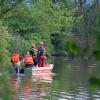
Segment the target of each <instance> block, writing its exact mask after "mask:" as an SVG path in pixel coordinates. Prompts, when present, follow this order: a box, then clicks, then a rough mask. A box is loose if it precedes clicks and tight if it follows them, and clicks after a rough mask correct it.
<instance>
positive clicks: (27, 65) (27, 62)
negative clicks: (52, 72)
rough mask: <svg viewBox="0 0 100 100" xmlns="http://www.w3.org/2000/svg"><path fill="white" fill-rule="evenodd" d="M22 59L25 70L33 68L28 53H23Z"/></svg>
mask: <svg viewBox="0 0 100 100" xmlns="http://www.w3.org/2000/svg"><path fill="white" fill-rule="evenodd" d="M24 57H25V58H24V64H25V67H26V68H30V67H33V64H34V62H33V58H32V56H31V55H30V53H29V52H28V51H27V52H26V53H25V56H24Z"/></svg>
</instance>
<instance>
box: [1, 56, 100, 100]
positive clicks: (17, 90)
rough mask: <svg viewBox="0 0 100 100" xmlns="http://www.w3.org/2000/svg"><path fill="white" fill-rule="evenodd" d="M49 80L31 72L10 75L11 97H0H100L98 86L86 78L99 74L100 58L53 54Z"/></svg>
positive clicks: (55, 99) (17, 99)
mask: <svg viewBox="0 0 100 100" xmlns="http://www.w3.org/2000/svg"><path fill="white" fill-rule="evenodd" d="M53 63H54V69H53V73H54V74H53V75H51V76H48V79H50V81H43V80H40V79H38V80H37V81H34V78H33V77H31V76H27V75H24V76H21V77H16V76H15V75H10V83H11V89H12V91H13V92H14V93H13V95H11V99H0V100H100V88H99V87H92V86H91V84H90V82H89V79H90V78H91V77H92V76H97V77H99V78H100V68H99V67H100V62H94V61H92V60H89V61H87V60H85V59H75V60H73V61H71V60H68V59H66V58H53Z"/></svg>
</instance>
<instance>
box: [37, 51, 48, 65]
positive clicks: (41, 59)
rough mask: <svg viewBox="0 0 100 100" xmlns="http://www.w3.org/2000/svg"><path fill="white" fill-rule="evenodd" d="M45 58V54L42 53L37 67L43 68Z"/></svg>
mask: <svg viewBox="0 0 100 100" xmlns="http://www.w3.org/2000/svg"><path fill="white" fill-rule="evenodd" d="M46 59H47V57H46V56H45V53H44V52H43V53H42V55H41V56H40V57H39V59H38V67H45V64H44V60H46Z"/></svg>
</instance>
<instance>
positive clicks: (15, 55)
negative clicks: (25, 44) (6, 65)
mask: <svg viewBox="0 0 100 100" xmlns="http://www.w3.org/2000/svg"><path fill="white" fill-rule="evenodd" d="M19 61H20V55H19V53H18V51H17V50H16V51H14V52H13V53H12V55H11V62H12V63H13V64H15V63H17V62H19Z"/></svg>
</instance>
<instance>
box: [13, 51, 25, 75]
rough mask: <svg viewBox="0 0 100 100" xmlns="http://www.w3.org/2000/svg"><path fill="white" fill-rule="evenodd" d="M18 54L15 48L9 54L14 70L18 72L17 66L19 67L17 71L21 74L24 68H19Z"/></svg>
mask: <svg viewBox="0 0 100 100" xmlns="http://www.w3.org/2000/svg"><path fill="white" fill-rule="evenodd" d="M20 62H21V59H20V54H19V53H18V50H15V51H14V52H13V53H12V54H11V63H12V65H13V67H14V69H15V71H16V73H18V68H20V71H19V73H20V74H23V73H24V68H21V66H20Z"/></svg>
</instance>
